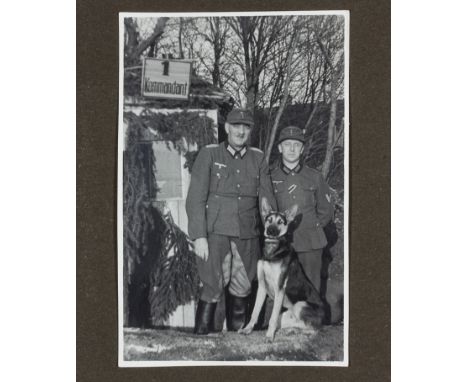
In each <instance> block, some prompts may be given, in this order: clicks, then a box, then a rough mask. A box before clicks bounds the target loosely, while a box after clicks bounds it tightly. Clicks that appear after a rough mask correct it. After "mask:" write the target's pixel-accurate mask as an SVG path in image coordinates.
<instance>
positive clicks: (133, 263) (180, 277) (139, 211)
mask: <svg viewBox="0 0 468 382" xmlns="http://www.w3.org/2000/svg"><path fill="white" fill-rule="evenodd" d="M124 118H125V119H126V121H127V123H128V129H127V136H126V150H125V151H124V192H123V193H124V198H123V204H124V206H123V208H124V275H125V280H124V293H125V296H126V298H125V299H124V301H125V302H124V303H125V306H124V312H125V325H126V326H138V327H147V326H150V325H159V324H162V323H163V322H164V321H165V320H167V318H168V317H169V316H170V314H171V313H173V312H174V311H175V309H176V308H177V306H179V305H183V304H186V303H188V302H190V301H191V300H192V299H194V298H196V297H197V295H198V288H199V278H198V273H197V269H196V263H195V255H194V253H193V252H192V250H191V248H190V244H189V241H188V237H187V235H186V234H185V233H184V232H183V231H182V230H181V229H180V228H179V227H178V226H177V225H176V224H175V223H174V221H173V219H172V216H171V214H170V212H169V209H168V208H167V207H166V206H165V205H164V202H157V205H158V206H159V208H157V207H155V206H154V204H153V202H154V195H153V192H152V190H156V192H157V187H156V179H155V175H154V173H155V163H156V158H155V157H154V153H153V149H152V141H154V140H162V141H165V142H166V143H167V145H168V147H170V145H169V142H171V143H172V144H173V145H174V148H175V149H176V150H177V151H178V152H179V153H184V154H185V157H186V164H185V165H186V167H188V168H189V170H190V169H191V166H192V164H193V161H194V159H195V157H196V155H197V153H198V151H188V148H189V147H197V148H198V147H202V146H205V145H207V144H210V143H214V142H216V136H215V130H214V126H213V121H212V119H210V118H209V117H207V116H204V115H200V114H199V113H198V112H188V111H182V112H175V113H171V114H167V115H166V114H162V113H155V112H152V111H150V110H149V109H146V110H144V111H143V112H142V113H141V114H140V115H136V114H135V113H133V112H125V114H124ZM156 195H157V194H156Z"/></svg>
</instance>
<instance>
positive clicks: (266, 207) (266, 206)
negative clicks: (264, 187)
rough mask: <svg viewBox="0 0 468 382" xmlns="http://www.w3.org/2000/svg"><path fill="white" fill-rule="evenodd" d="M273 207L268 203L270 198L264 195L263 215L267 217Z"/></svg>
mask: <svg viewBox="0 0 468 382" xmlns="http://www.w3.org/2000/svg"><path fill="white" fill-rule="evenodd" d="M271 210H272V208H271V206H270V203H268V199H267V198H265V197H262V211H261V212H262V217H263V218H264V219H265V217H266V216H267V215H268V214H269V213H270V212H271Z"/></svg>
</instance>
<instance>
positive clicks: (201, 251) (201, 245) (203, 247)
mask: <svg viewBox="0 0 468 382" xmlns="http://www.w3.org/2000/svg"><path fill="white" fill-rule="evenodd" d="M194 244H195V254H196V255H197V256H198V257H199V258H200V259H202V260H205V261H206V260H208V255H209V251H208V240H207V239H206V237H199V238H198V239H195V241H194Z"/></svg>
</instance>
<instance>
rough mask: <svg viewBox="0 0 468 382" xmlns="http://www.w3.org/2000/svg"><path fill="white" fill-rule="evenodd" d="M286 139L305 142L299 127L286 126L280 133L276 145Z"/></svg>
mask: <svg viewBox="0 0 468 382" xmlns="http://www.w3.org/2000/svg"><path fill="white" fill-rule="evenodd" d="M286 139H294V140H296V141H301V142H302V143H304V142H305V138H304V133H303V132H302V130H301V129H300V128H299V127H296V126H288V127H285V128H283V129H282V130H281V131H280V135H279V140H278V143H281V142H283V141H285V140H286Z"/></svg>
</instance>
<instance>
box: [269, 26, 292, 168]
mask: <svg viewBox="0 0 468 382" xmlns="http://www.w3.org/2000/svg"><path fill="white" fill-rule="evenodd" d="M298 36H299V33H298V32H297V30H295V31H294V36H293V40H292V42H291V46H290V47H289V50H288V58H287V61H286V62H287V64H286V80H285V81H284V91H283V98H282V99H281V104H280V107H279V108H278V112H277V113H276V117H275V122H274V124H273V127H272V128H271V132H270V136H269V139H268V146H267V148H266V151H265V160H266V162H267V163H269V161H270V156H271V150H272V149H273V144H274V143H275V137H276V131H277V130H278V125H279V121H280V119H281V116H282V115H283V111H284V108H285V106H286V102H287V101H288V97H289V82H290V80H291V62H292V57H293V55H294V50H295V49H296V43H297V39H298Z"/></svg>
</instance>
